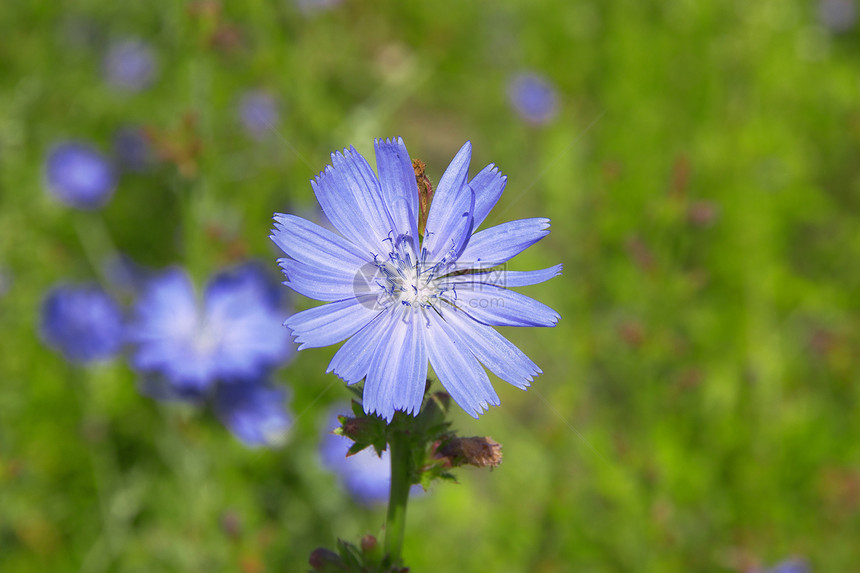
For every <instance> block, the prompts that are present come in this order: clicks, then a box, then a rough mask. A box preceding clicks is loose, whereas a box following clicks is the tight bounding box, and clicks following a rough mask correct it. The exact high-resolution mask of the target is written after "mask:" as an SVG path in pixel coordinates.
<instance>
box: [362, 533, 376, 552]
mask: <svg viewBox="0 0 860 573" xmlns="http://www.w3.org/2000/svg"><path fill="white" fill-rule="evenodd" d="M377 545H379V542H378V541H376V538H375V537H374V536H372V535H371V534H369V533H368V534H367V535H365V536H364V537H362V538H361V550H362V551H363V552H365V553H370V552H371V551H373V550H374V549H376V546H377Z"/></svg>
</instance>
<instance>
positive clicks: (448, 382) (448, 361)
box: [425, 312, 499, 418]
mask: <svg viewBox="0 0 860 573" xmlns="http://www.w3.org/2000/svg"><path fill="white" fill-rule="evenodd" d="M425 316H426V317H427V318H428V322H429V327H428V331H427V333H426V343H427V354H428V356H429V357H430V363H431V364H432V365H433V371H434V372H436V376H438V377H439V381H440V382H441V383H442V386H444V387H445V390H447V391H448V393H449V394H450V395H451V397H452V398H454V401H455V402H457V404H459V405H460V407H461V408H463V410H465V411H466V413H467V414H469V415H470V416H472V417H474V418H477V417H478V415H479V414H481V413H483V412H484V410H486V409H487V408H488V407H489V406H490V405H493V406H498V405H499V397H498V396H497V395H496V392H495V390H493V386H492V384H490V379H489V378H488V377H487V373H486V372H484V369H483V368H482V367H481V365H480V364H478V361H477V360H475V357H474V356H472V353H471V352H469V349H468V348H467V347H466V345H465V344H464V342H463V341H462V339H461V338H460V336H459V335H458V334H457V331H456V330H455V329H454V328H452V327H451V326H450V325H449V324H448V323H446V322H445V320H443V319H442V318H441V317H440V316H439V315H437V314H436V313H434V312H428V313H426V315H425Z"/></svg>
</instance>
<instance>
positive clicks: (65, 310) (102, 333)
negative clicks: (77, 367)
mask: <svg viewBox="0 0 860 573" xmlns="http://www.w3.org/2000/svg"><path fill="white" fill-rule="evenodd" d="M39 326H40V333H41V336H42V340H43V341H44V342H45V344H47V345H48V346H50V347H51V348H53V349H54V350H57V351H59V352H61V353H62V354H63V356H64V357H65V358H66V360H68V361H69V362H74V363H77V364H85V363H88V362H94V361H98V360H107V359H109V358H112V357H113V356H115V355H116V354H117V353H118V352H119V350H120V348H121V347H122V343H123V319H122V311H121V310H120V307H119V305H118V304H117V303H116V302H115V301H114V300H113V299H112V298H111V297H110V296H109V295H108V294H107V293H106V292H105V291H103V290H102V289H101V288H99V287H98V286H96V285H59V286H56V287H54V288H53V289H51V291H50V292H49V293H48V295H47V296H46V297H45V300H44V301H43V302H42V312H41V320H40V325H39Z"/></svg>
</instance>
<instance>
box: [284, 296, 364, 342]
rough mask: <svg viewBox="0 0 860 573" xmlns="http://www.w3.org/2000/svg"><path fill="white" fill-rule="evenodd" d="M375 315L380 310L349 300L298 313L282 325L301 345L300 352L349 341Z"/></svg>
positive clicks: (352, 299) (353, 299)
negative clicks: (305, 349)
mask: <svg viewBox="0 0 860 573" xmlns="http://www.w3.org/2000/svg"><path fill="white" fill-rule="evenodd" d="M377 314H379V310H375V309H374V308H372V307H370V306H369V305H368V306H365V305H363V304H361V303H360V302H359V301H358V300H356V299H355V298H350V299H346V300H341V301H338V302H332V303H329V304H324V305H322V306H317V307H315V308H310V309H308V310H303V311H302V312H298V313H296V314H294V315H292V316H291V317H290V318H288V319H287V321H286V322H285V323H284V325H285V326H286V327H287V328H289V329H290V330H291V331H292V332H293V336H295V338H296V342H298V343H299V344H300V345H301V346H299V350H302V349H304V348H320V347H322V346H328V345H330V344H336V343H338V342H340V341H342V340H345V339H347V338H349V337H350V336H352V335H353V334H355V333H356V332H358V331H359V330H361V328H362V327H364V325H366V324H367V323H369V322H370V321H371V320H373V318H374V317H375V316H376V315H377Z"/></svg>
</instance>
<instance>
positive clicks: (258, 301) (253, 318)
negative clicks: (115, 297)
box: [128, 264, 292, 392]
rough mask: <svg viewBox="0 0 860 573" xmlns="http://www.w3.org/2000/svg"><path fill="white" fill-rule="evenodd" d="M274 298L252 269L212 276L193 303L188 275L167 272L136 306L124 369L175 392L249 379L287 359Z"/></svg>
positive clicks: (270, 285)
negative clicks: (156, 378)
mask: <svg viewBox="0 0 860 573" xmlns="http://www.w3.org/2000/svg"><path fill="white" fill-rule="evenodd" d="M282 320H283V310H282V307H281V304H280V297H279V292H278V289H277V287H276V285H274V284H273V283H272V282H271V281H270V280H269V279H268V277H267V276H266V274H265V272H264V271H263V270H262V269H260V268H259V267H258V266H257V265H254V264H246V265H243V266H241V267H239V268H237V269H234V270H232V271H228V272H223V273H220V274H218V275H216V276H215V277H214V278H213V279H212V280H211V281H210V282H209V284H208V285H207V287H206V290H205V293H204V295H203V300H202V301H198V299H197V296H196V295H195V292H194V287H193V285H192V284H191V279H190V278H189V276H188V274H187V273H186V272H185V271H183V270H180V269H178V268H173V269H169V270H167V271H166V272H164V273H162V274H160V275H159V276H157V277H155V278H153V279H151V280H150V281H149V283H148V284H147V285H146V287H145V288H144V289H143V292H142V294H141V296H140V298H139V300H138V301H137V304H136V305H135V308H134V316H133V319H132V323H131V324H130V325H129V329H128V339H129V341H130V342H131V343H132V344H134V350H133V353H132V356H131V363H132V366H133V367H134V368H135V369H137V370H139V371H141V372H144V373H155V374H161V375H163V376H164V377H165V378H167V379H168V380H169V381H170V383H172V384H173V385H174V386H175V387H176V388H177V389H178V390H180V391H189V392H195V391H203V390H205V389H208V388H211V387H212V386H213V384H214V382H215V381H216V380H221V381H233V382H235V381H241V380H257V379H259V378H261V377H263V376H265V374H266V373H267V372H268V371H269V369H271V368H273V367H275V366H277V365H279V364H281V363H283V362H284V361H285V360H286V359H287V358H288V357H289V355H290V354H291V352H292V345H291V343H290V340H289V336H288V333H287V332H285V329H284V328H283V327H282V326H281V322H282Z"/></svg>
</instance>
